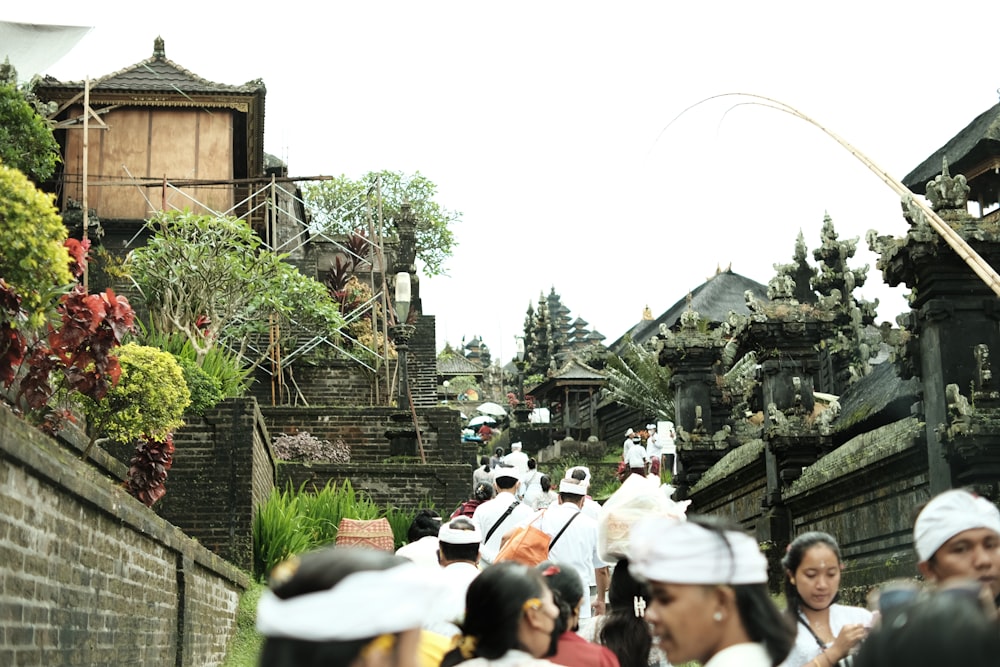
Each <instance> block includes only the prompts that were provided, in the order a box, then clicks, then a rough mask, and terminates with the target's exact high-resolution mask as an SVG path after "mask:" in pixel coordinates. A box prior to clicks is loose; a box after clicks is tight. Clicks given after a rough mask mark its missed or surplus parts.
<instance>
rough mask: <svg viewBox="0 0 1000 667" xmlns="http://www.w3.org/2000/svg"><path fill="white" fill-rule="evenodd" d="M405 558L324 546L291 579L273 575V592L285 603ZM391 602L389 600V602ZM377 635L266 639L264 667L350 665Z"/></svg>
mask: <svg viewBox="0 0 1000 667" xmlns="http://www.w3.org/2000/svg"><path fill="white" fill-rule="evenodd" d="M407 562H408V561H407V560H406V559H405V558H402V557H400V556H396V555H394V554H391V553H388V552H385V551H378V550H375V549H363V548H361V547H332V546H331V547H324V548H322V549H319V550H317V551H312V552H309V553H306V554H303V555H302V556H300V557H298V567H297V568H296V569H295V571H294V572H293V573H292V574H291V576H290V577H288V578H287V579H280V578H279V577H278V576H276V574H277V573H279V572H280V566H279V568H275V569H274V571H273V572H272V575H271V579H272V581H271V583H270V587H271V591H272V592H273V593H274V594H275V595H276V596H277V597H279V598H281V599H282V600H287V599H289V598H293V597H296V596H299V595H306V594H307V593H315V592H317V591H324V590H328V589H330V588H333V587H334V586H336V585H337V584H338V583H340V581H341V580H342V579H344V578H345V577H347V576H348V575H350V574H353V573H355V572H362V571H366V570H388V569H389V568H392V567H395V566H397V565H401V564H403V563H407ZM387 603H388V601H387ZM374 638H375V636H374V635H373V636H371V637H366V638H362V639H351V640H343V641H307V640H304V639H294V638H291V637H265V638H264V644H263V646H262V647H261V651H260V658H259V661H258V665H260V667H320V666H321V665H349V664H351V663H352V662H353V661H354V660H355V659H356V658H357V657H358V655H359V654H360V653H361V649H363V648H364V647H365V645H367V644H368V643H369V642H371V641H372V640H373V639H374Z"/></svg>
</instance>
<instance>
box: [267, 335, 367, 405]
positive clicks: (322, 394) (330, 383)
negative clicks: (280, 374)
mask: <svg viewBox="0 0 1000 667" xmlns="http://www.w3.org/2000/svg"><path fill="white" fill-rule="evenodd" d="M321 347H322V346H321ZM286 373H290V376H289V377H286V378H285V383H286V386H285V387H284V388H283V390H282V391H283V392H284V393H283V394H282V397H280V398H279V397H276V396H274V395H273V393H274V392H276V391H277V389H272V386H271V382H272V376H271V375H270V374H269V373H266V372H265V371H263V370H258V371H257V374H256V376H255V378H256V380H255V382H254V383H253V386H251V387H250V393H251V394H252V395H253V396H254V397H255V398H256V399H257V402H258V403H260V405H261V406H271V405H274V404H275V403H277V404H278V405H292V406H312V407H316V406H323V405H335V406H340V407H346V406H360V405H373V404H374V403H375V397H374V396H373V395H372V392H373V389H372V387H373V379H372V376H371V372H370V371H367V370H366V369H365V368H363V367H362V366H360V365H358V364H357V363H355V362H354V361H350V360H346V359H332V360H329V361H324V362H323V363H322V364H317V365H311V364H306V363H297V364H295V365H294V366H293V367H292V370H291V371H290V372H288V371H286ZM293 383H294V384H293ZM383 384H384V383H383ZM381 398H382V401H381V402H382V403H386V402H387V401H386V400H385V397H384V396H383V397H381Z"/></svg>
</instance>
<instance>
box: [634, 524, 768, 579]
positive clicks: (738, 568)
mask: <svg viewBox="0 0 1000 667" xmlns="http://www.w3.org/2000/svg"><path fill="white" fill-rule="evenodd" d="M723 536H725V537H723ZM629 541H630V546H631V554H632V560H631V563H630V564H629V572H631V573H632V574H633V575H634V576H636V577H638V578H640V579H645V580H652V581H665V582H669V583H674V584H705V585H712V584H731V585H740V584H764V583H767V559H766V558H765V557H764V554H762V553H761V552H760V547H758V546H757V541H756V540H755V539H754V538H752V537H750V536H749V535H747V534H746V533H742V532H738V531H732V530H727V531H723V532H722V533H721V534H720V533H718V532H714V531H711V530H709V529H707V528H703V527H702V526H699V525H698V524H696V523H691V522H681V521H678V520H677V519H672V518H666V517H656V518H650V519H643V520H641V521H640V522H639V523H637V524H636V525H635V527H634V528H632V533H631V536H630V539H629ZM727 542H728V544H727Z"/></svg>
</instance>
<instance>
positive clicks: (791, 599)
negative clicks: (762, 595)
mask: <svg viewBox="0 0 1000 667" xmlns="http://www.w3.org/2000/svg"><path fill="white" fill-rule="evenodd" d="M815 546H824V547H827V548H829V549H830V551H832V552H833V555H834V556H835V557H836V558H837V565H840V563H841V562H842V560H841V557H840V545H838V544H837V540H836V539H835V538H834V537H833V535H830V534H829V533H823V532H820V531H818V530H813V531H810V532H808V533H802V534H801V535H799V536H798V537H796V538H795V539H794V540H792V543H791V544H789V545H788V551H787V552H786V553H785V555H784V556H783V557H782V559H781V567H783V568H784V569H785V571H784V577H785V582H784V590H785V602H786V603H787V605H788V607H787V608H786V610H785V613H787V614H788V617H789V618H790V619H791V620H792V623H798V617H799V610H800V605H801V604H802V597H801V596H800V595H799V590H798V588H796V587H795V584H793V583H792V577H793V576H794V575H795V572H796V571H797V570H798V569H799V566H800V565H802V559H803V558H805V555H806V552H807V551H809V550H810V549H812V548H813V547H815ZM839 599H840V592H839V591H838V592H837V593H836V594H835V595H834V597H833V600H832V601H831V602H830V604H833V603H834V602H836V601H837V600H839Z"/></svg>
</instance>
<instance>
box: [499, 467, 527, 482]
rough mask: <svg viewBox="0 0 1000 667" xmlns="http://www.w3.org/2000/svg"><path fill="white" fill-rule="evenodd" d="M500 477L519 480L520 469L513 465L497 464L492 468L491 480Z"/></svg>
mask: <svg viewBox="0 0 1000 667" xmlns="http://www.w3.org/2000/svg"><path fill="white" fill-rule="evenodd" d="M500 477H509V478H511V479H516V480H517V481H519V482H520V481H521V470H520V469H519V468H515V467H514V466H506V465H498V466H497V467H496V468H494V469H493V481H496V480H497V479H499V478H500Z"/></svg>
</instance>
